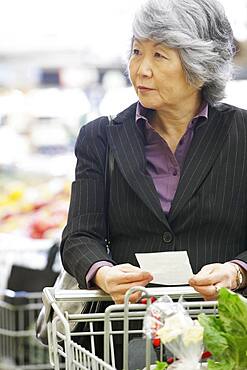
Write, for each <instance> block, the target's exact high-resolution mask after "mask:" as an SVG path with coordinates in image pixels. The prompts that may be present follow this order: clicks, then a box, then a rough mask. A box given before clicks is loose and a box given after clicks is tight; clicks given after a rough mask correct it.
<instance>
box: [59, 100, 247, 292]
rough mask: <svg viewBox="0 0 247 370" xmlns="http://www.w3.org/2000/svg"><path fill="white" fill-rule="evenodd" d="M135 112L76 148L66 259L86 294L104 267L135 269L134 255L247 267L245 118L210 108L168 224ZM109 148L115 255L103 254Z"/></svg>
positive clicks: (98, 128) (99, 122) (82, 138)
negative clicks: (93, 270) (178, 254)
mask: <svg viewBox="0 0 247 370" xmlns="http://www.w3.org/2000/svg"><path fill="white" fill-rule="evenodd" d="M135 111H136V104H134V105H132V106H130V107H129V108H128V109H126V110H125V111H123V112H122V113H120V114H119V115H118V116H117V117H116V118H115V120H114V121H115V125H113V126H108V125H107V123H108V121H107V118H106V117H101V118H98V119H96V120H95V121H93V122H91V123H89V124H87V125H86V126H83V127H82V129H81V131H80V134H79V136H78V139H77V143H76V149H75V152H76V156H77V159H78V160H77V166H76V181H75V182H74V183H73V185H72V195H71V204H70V210H69V216H68V223H67V226H66V228H65V230H64V232H63V237H62V243H61V255H62V260H63V264H64V267H65V269H66V270H67V271H68V272H70V273H71V274H72V275H74V276H75V277H76V278H77V280H78V282H79V283H80V286H81V287H85V286H86V285H85V276H86V273H87V272H88V270H89V268H90V266H91V265H92V264H93V263H95V262H97V261H100V260H108V261H113V262H114V263H125V262H129V263H131V264H134V265H137V261H136V258H135V253H137V252H160V251H173V250H178V251H179V250H187V251H188V254H189V257H190V261H191V264H192V268H193V270H194V272H197V271H198V270H199V269H200V268H201V267H202V266H203V265H205V264H208V263H212V262H225V261H228V260H231V259H234V258H236V257H238V258H239V259H242V260H243V261H245V262H247V247H246V241H247V235H246V234H247V228H246V226H247V111H244V110H241V109H239V108H236V107H232V106H229V105H225V104H222V105H221V106H220V107H217V108H215V107H209V116H208V120H206V121H205V122H204V123H202V124H201V125H200V126H198V128H197V129H196V131H195V134H194V138H193V141H192V144H191V147H190V149H189V152H188V154H187V156H186V160H185V163H184V166H183V168H182V173H181V178H180V182H179V185H178V188H177V192H176V194H175V198H174V200H173V202H172V207H171V210H170V213H169V215H168V216H166V215H165V214H164V212H163V211H162V208H161V205H160V201H159V197H158V194H157V192H156V189H155V187H154V184H153V181H152V178H151V177H150V176H149V175H147V172H146V163H145V155H144V137H143V133H142V131H141V130H140V129H139V128H138V126H137V125H136V124H135ZM107 142H108V143H109V145H110V148H111V150H112V153H113V156H114V158H115V162H114V163H115V165H114V172H113V177H112V182H111V196H110V207H109V219H110V233H111V253H112V259H111V258H110V257H109V256H108V255H107V254H106V250H105V246H104V238H105V235H106V231H105V217H104V166H105V152H106V145H107Z"/></svg>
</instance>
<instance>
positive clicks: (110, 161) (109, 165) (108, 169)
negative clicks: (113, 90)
mask: <svg viewBox="0 0 247 370" xmlns="http://www.w3.org/2000/svg"><path fill="white" fill-rule="evenodd" d="M113 119H114V117H113V116H108V124H109V126H110V125H114V121H113ZM113 169H114V158H113V155H112V152H111V149H110V147H109V144H107V146H106V159H105V224H106V239H105V241H106V248H107V253H108V254H110V227H109V202H110V189H111V178H112V173H113Z"/></svg>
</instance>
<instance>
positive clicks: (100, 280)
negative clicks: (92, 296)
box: [94, 263, 153, 303]
mask: <svg viewBox="0 0 247 370" xmlns="http://www.w3.org/2000/svg"><path fill="white" fill-rule="evenodd" d="M152 280H153V277H152V275H151V274H150V273H149V272H145V271H142V270H141V269H140V268H139V267H136V266H133V265H131V264H129V263H125V264H122V265H116V266H112V267H109V266H103V267H101V268H99V270H98V271H97V273H96V275H95V278H94V282H95V284H96V285H97V286H98V287H99V288H101V289H103V290H104V291H105V292H106V293H108V294H110V295H111V297H112V299H113V301H114V302H115V303H123V302H124V295H125V293H126V292H127V290H128V289H130V288H132V287H133V286H136V285H141V286H146V285H147V284H148V283H150V281H152ZM140 298H141V293H140V292H137V293H134V294H132V295H131V296H130V301H131V302H132V303H134V302H137V301H138V300H139V299H140Z"/></svg>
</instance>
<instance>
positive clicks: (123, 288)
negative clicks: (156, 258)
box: [110, 280, 149, 295]
mask: <svg viewBox="0 0 247 370" xmlns="http://www.w3.org/2000/svg"><path fill="white" fill-rule="evenodd" d="M148 283H149V281H148V280H144V281H140V282H139V283H138V285H139V286H146V285H147V284H148ZM136 286H137V285H136V282H132V283H128V284H114V286H112V287H111V292H110V294H112V293H115V294H118V293H119V294H122V295H124V294H125V293H126V292H127V290H129V289H130V288H134V287H136Z"/></svg>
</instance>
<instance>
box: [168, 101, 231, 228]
mask: <svg viewBox="0 0 247 370" xmlns="http://www.w3.org/2000/svg"><path fill="white" fill-rule="evenodd" d="M234 114H235V110H234V109H233V107H231V106H229V105H226V104H221V105H220V106H218V107H212V106H209V112H208V119H207V120H205V122H203V123H202V124H201V125H200V126H199V127H198V128H197V129H196V130H195V132H194V138H193V140H192V143H191V146H190V148H189V151H188V153H187V156H186V159H185V162H184V165H183V168H182V172H181V177H180V181H179V184H178V188H177V191H176V194H175V197H174V199H173V202H172V206H171V210H170V213H169V216H168V220H169V222H172V221H173V220H174V219H175V217H176V216H177V215H178V214H179V212H180V211H181V210H182V208H183V207H184V206H185V204H186V203H187V202H188V201H189V199H191V198H192V197H193V195H194V194H195V192H196V190H197V189H198V188H199V186H200V185H201V183H202V182H203V181H204V179H205V177H206V176H207V175H208V173H209V171H210V170H211V168H212V167H213V165H214V162H215V161H216V158H217V156H218V155H219V153H220V151H221V149H222V147H223V145H224V142H225V140H226V137H227V135H228V133H229V129H230V127H231V123H232V121H233V119H232V118H233V115H234Z"/></svg>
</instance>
